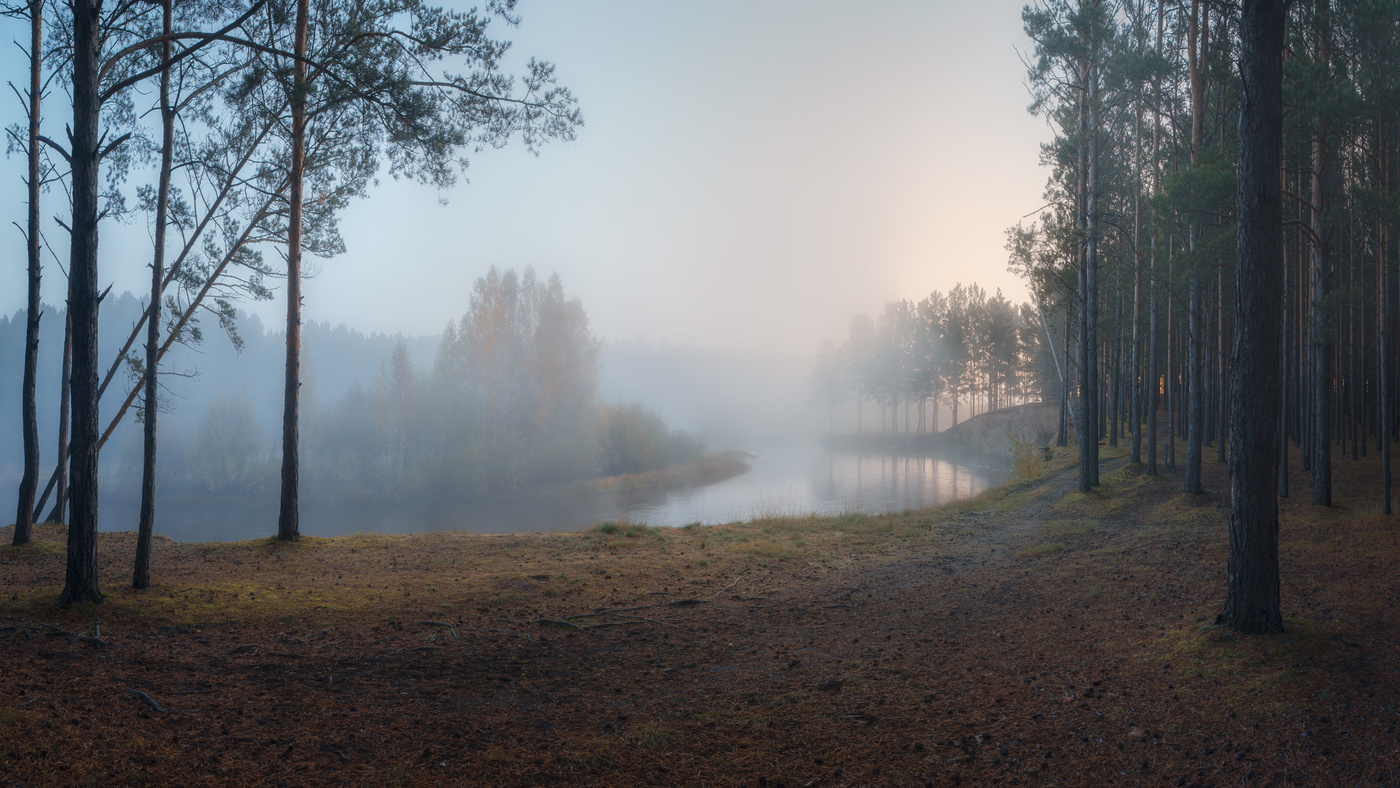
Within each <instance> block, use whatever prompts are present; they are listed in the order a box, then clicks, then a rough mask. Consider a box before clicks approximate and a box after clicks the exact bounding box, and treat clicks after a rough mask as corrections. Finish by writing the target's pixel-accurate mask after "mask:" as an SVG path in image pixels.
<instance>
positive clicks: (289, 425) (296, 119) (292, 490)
mask: <svg viewBox="0 0 1400 788" xmlns="http://www.w3.org/2000/svg"><path fill="white" fill-rule="evenodd" d="M307 12H308V9H307V0H297V30H296V43H295V49H296V52H295V54H296V82H295V85H294V86H293V88H292V172H291V183H290V190H289V191H290V194H289V196H288V200H289V202H290V203H291V204H290V213H289V217H288V225H287V371H286V389H285V390H284V392H283V399H282V501H281V508H280V512H279V514H278V518H277V538H278V539H281V540H284V541H291V540H294V539H297V538H299V537H300V536H301V525H300V520H299V513H298V510H297V485H298V474H299V471H300V468H299V464H300V457H299V456H298V453H297V448H298V440H297V435H298V432H297V415H298V413H297V411H298V403H299V401H300V396H299V394H300V388H301V202H302V187H303V180H304V176H305V166H306V25H307Z"/></svg>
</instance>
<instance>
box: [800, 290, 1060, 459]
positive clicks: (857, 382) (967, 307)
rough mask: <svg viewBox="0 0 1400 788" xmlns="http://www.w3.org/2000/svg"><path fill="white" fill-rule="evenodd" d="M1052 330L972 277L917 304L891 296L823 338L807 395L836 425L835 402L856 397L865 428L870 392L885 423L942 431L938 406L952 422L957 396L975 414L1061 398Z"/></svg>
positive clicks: (859, 425) (1026, 307) (860, 426)
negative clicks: (843, 331)
mask: <svg viewBox="0 0 1400 788" xmlns="http://www.w3.org/2000/svg"><path fill="white" fill-rule="evenodd" d="M1042 331H1044V332H1045V333H1042ZM1050 331H1051V329H1050V326H1049V325H1048V324H1046V323H1045V322H1044V321H1043V320H1042V319H1041V317H1040V316H1038V315H1037V313H1036V310H1035V308H1034V307H1032V306H1031V305H1030V304H1022V305H1021V306H1020V307H1017V306H1015V305H1013V304H1012V303H1011V302H1010V301H1008V300H1007V299H1006V298H1005V297H1004V296H1002V294H1001V292H1000V291H997V293H996V294H995V295H993V296H992V297H991V298H988V297H987V293H986V291H985V290H983V289H982V288H981V287H979V286H977V285H976V284H972V285H968V286H966V287H964V286H963V285H957V286H955V287H953V288H952V289H951V290H949V291H948V293H947V295H944V294H943V293H940V292H938V291H934V292H933V293H931V294H929V295H928V296H927V297H926V298H924V299H922V300H920V301H919V302H918V303H914V302H912V301H909V300H907V299H904V300H899V301H891V302H889V303H887V304H885V308H884V310H883V311H881V312H880V313H879V315H878V316H876V318H875V319H874V320H871V319H870V317H869V316H868V315H858V316H856V317H854V318H852V319H851V323H850V328H849V332H848V334H847V336H846V339H844V340H843V341H842V342H841V344H840V345H837V344H836V343H835V342H834V341H831V340H827V341H826V342H825V343H824V344H822V346H821V347H820V348H819V349H818V350H817V358H816V362H815V364H814V366H813V369H812V374H811V385H812V392H813V396H814V397H815V399H816V400H817V401H819V402H821V403H822V404H823V405H825V406H826V407H827V409H828V416H829V422H830V424H829V427H830V429H831V430H832V431H834V429H835V426H834V425H835V415H834V414H835V410H836V406H837V405H839V404H841V403H844V402H849V401H852V400H854V401H855V404H856V414H857V420H856V431H857V432H858V433H860V432H864V430H865V425H864V418H863V417H864V408H863V407H862V406H863V404H864V402H866V401H867V400H868V401H872V402H877V403H879V405H880V430H881V431H886V430H887V431H889V432H900V431H901V429H902V431H903V432H906V433H908V432H911V431H912V432H914V433H916V434H920V435H922V434H924V433H925V432H938V414H939V410H940V406H941V405H946V406H947V407H948V409H949V410H950V412H951V413H950V415H951V418H952V424H957V423H958V418H959V417H958V408H959V405H960V404H963V403H966V406H967V407H966V409H965V410H964V411H963V414H964V416H965V417H971V416H975V415H977V414H978V413H986V412H988V411H993V410H996V409H997V408H1000V407H1007V406H1010V405H1017V404H1023V403H1026V402H1031V401H1040V400H1043V399H1044V400H1051V399H1054V398H1055V397H1057V396H1059V393H1060V392H1059V389H1058V388H1056V387H1055V384H1054V383H1053V381H1057V380H1058V374H1059V373H1058V372H1057V369H1058V366H1056V365H1057V364H1058V361H1057V360H1056V359H1053V358H1050V357H1049V351H1050V350H1051V348H1052V345H1053V342H1052V341H1051V337H1052V336H1053V334H1051V333H1050ZM930 404H931V405H932V407H931V408H930ZM901 405H903V406H904V407H903V424H902V425H901V423H900V418H899V416H900V413H901V411H900V406H901ZM911 410H912V412H913V416H912V419H911V416H910V413H911ZM949 426H951V425H949ZM1061 445H1063V443H1062V444H1061Z"/></svg>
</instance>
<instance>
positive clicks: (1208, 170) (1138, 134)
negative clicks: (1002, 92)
mask: <svg viewBox="0 0 1400 788" xmlns="http://www.w3.org/2000/svg"><path fill="white" fill-rule="evenodd" d="M1258 5H1259V6H1265V5H1269V4H1258ZM1247 7H1249V8H1251V9H1253V8H1254V6H1247ZM1251 13H1253V11H1251ZM1257 13H1259V14H1261V15H1264V17H1265V18H1266V21H1267V23H1268V27H1267V32H1268V34H1269V35H1270V36H1275V37H1276V38H1270V39H1267V40H1264V39H1259V40H1257V41H1256V40H1255V39H1253V38H1251V35H1252V34H1253V33H1255V32H1257V29H1254V28H1251V27H1250V26H1249V25H1250V24H1254V23H1256V22H1257V21H1258V20H1257V19H1254V18H1251V17H1249V16H1248V15H1247V14H1245V15H1242V12H1241V10H1240V8H1239V7H1237V6H1234V5H1230V4H1221V3H1213V2H1191V3H1189V4H1177V3H1165V2H1160V3H1149V2H1122V3H1108V2H1087V3H1078V4H1071V3H1064V2H1051V3H1043V4H1036V5H1033V6H1028V7H1027V8H1026V11H1025V14H1024V20H1025V27H1026V32H1027V33H1028V35H1029V36H1030V37H1031V38H1032V40H1033V41H1034V43H1035V45H1034V53H1033V54H1031V55H1028V56H1027V58H1026V60H1027V65H1028V81H1029V84H1030V86H1031V89H1032V94H1033V104H1032V107H1031V108H1032V111H1034V112H1036V113H1039V114H1041V115H1042V116H1043V117H1044V118H1045V119H1046V121H1047V122H1048V123H1049V124H1050V125H1051V127H1052V128H1053V129H1054V130H1055V132H1056V134H1055V138H1054V141H1053V142H1052V143H1051V144H1049V145H1047V146H1046V147H1045V149H1044V150H1043V158H1044V161H1045V163H1046V164H1047V165H1048V166H1050V167H1051V169H1052V172H1053V175H1052V176H1051V178H1050V180H1049V183H1048V184H1047V187H1046V201H1047V205H1046V207H1045V208H1044V209H1043V210H1042V211H1041V214H1040V217H1039V218H1038V220H1037V221H1036V222H1034V223H1033V224H1029V225H1018V226H1017V227H1015V228H1013V229H1012V230H1010V231H1009V232H1008V239H1009V242H1008V248H1009V249H1010V250H1011V263H1012V265H1013V266H1015V267H1017V268H1018V269H1019V270H1021V271H1022V272H1023V274H1024V275H1025V277H1026V279H1027V281H1028V282H1029V284H1030V286H1031V288H1032V290H1033V293H1034V295H1035V298H1036V299H1037V300H1038V302H1039V303H1040V304H1042V305H1043V306H1044V308H1045V310H1046V312H1047V313H1049V312H1058V313H1060V314H1062V315H1063V324H1064V327H1065V336H1066V343H1067V345H1068V347H1067V355H1068V356H1069V357H1070V358H1071V359H1072V361H1073V363H1072V367H1073V368H1074V369H1075V370H1076V371H1075V374H1074V375H1072V376H1070V377H1067V378H1066V379H1065V382H1064V384H1063V390H1062V394H1061V401H1062V402H1064V403H1066V404H1067V405H1068V404H1069V403H1076V404H1075V405H1074V408H1075V415H1076V417H1077V418H1076V421H1077V424H1078V426H1079V427H1080V428H1081V430H1080V433H1079V444H1080V446H1081V447H1082V448H1083V451H1081V452H1080V456H1081V463H1082V464H1081V472H1080V487H1081V489H1083V490H1088V489H1090V488H1091V487H1093V486H1094V485H1096V484H1097V483H1098V462H1097V454H1098V449H1097V445H1098V442H1099V439H1101V438H1103V437H1105V436H1107V437H1109V439H1110V440H1111V441H1114V440H1116V438H1117V437H1118V436H1119V435H1120V434H1121V435H1124V436H1127V437H1128V439H1129V440H1130V441H1131V446H1132V460H1133V461H1134V462H1137V461H1139V460H1143V461H1145V472H1146V473H1147V474H1149V475H1152V474H1156V473H1158V469H1159V467H1161V466H1162V465H1165V466H1166V467H1168V468H1175V467H1177V466H1178V465H1181V466H1184V467H1183V475H1182V479H1183V482H1182V483H1183V485H1184V488H1185V490H1186V491H1188V492H1190V493H1200V492H1202V490H1203V488H1202V482H1201V466H1202V462H1203V460H1204V457H1205V455H1206V453H1207V449H1210V448H1212V447H1213V448H1214V451H1213V452H1212V453H1213V454H1214V455H1215V457H1216V459H1218V460H1221V461H1224V460H1226V459H1227V458H1228V459H1229V461H1230V463H1231V465H1230V468H1231V474H1232V478H1233V479H1234V480H1235V481H1234V487H1233V488H1232V489H1233V490H1234V494H1235V497H1236V500H1237V501H1239V502H1240V503H1241V505H1242V506H1245V508H1246V509H1249V510H1250V511H1252V512H1254V515H1250V516H1249V517H1245V515H1243V514H1242V513H1241V512H1240V511H1237V512H1235V515H1236V516H1235V517H1234V518H1233V519H1232V524H1233V523H1235V522H1237V521H1239V518H1240V517H1245V519H1250V518H1251V517H1254V516H1255V515H1257V516H1258V517H1259V518H1260V520H1261V522H1265V523H1266V524H1265V525H1263V526H1261V527H1263V528H1264V529H1265V530H1266V531H1267V530H1268V528H1269V527H1272V526H1269V525H1267V521H1269V520H1270V517H1271V516H1270V515H1269V514H1268V511H1269V510H1270V509H1271V507H1276V505H1277V504H1276V503H1269V501H1276V498H1274V489H1276V490H1277V494H1278V495H1282V496H1288V495H1290V494H1303V495H1309V496H1311V500H1312V502H1313V503H1315V504H1319V505H1323V506H1326V505H1330V504H1331V503H1332V499H1333V496H1332V486H1333V470H1332V469H1333V458H1334V456H1335V457H1337V458H1344V457H1348V456H1349V457H1350V458H1351V459H1352V460H1356V459H1357V458H1359V457H1361V456H1363V455H1364V454H1365V453H1366V452H1367V451H1368V450H1374V451H1378V452H1379V453H1380V454H1381V458H1382V470H1381V474H1380V478H1378V479H1377V480H1376V482H1377V484H1376V487H1375V493H1374V496H1375V498H1374V500H1376V501H1377V502H1378V503H1379V504H1380V506H1381V507H1382V509H1383V511H1384V512H1385V513H1387V514H1388V513H1389V512H1390V495H1391V493H1390V489H1391V481H1390V463H1389V458H1390V444H1391V439H1392V438H1393V437H1394V436H1395V435H1396V424H1395V422H1396V418H1395V417H1396V407H1397V399H1396V397H1395V393H1394V392H1395V382H1396V378H1395V375H1396V365H1395V363H1394V356H1395V349H1396V341H1395V340H1396V336H1395V326H1394V319H1393V317H1392V315H1393V314H1394V309H1395V306H1396V292H1397V291H1396V287H1395V282H1394V276H1392V275H1391V271H1392V268H1393V266H1394V261H1395V257H1396V251H1397V249H1396V238H1395V236H1394V234H1393V233H1392V232H1391V227H1392V226H1393V224H1394V223H1395V221H1396V218H1397V214H1396V205H1397V202H1396V199H1395V192H1394V175H1395V168H1396V163H1397V159H1396V150H1397V142H1400V137H1397V134H1396V131H1397V128H1396V124H1395V117H1396V110H1397V108H1398V107H1400V105H1398V104H1397V98H1400V95H1397V92H1396V82H1395V80H1394V79H1393V78H1391V77H1389V76H1388V75H1389V74H1391V73H1392V70H1393V68H1394V67H1395V60H1396V58H1397V56H1400V47H1397V39H1396V34H1397V19H1398V18H1400V17H1398V16H1397V15H1400V8H1397V7H1396V5H1395V4H1394V3H1388V2H1372V1H1371V0H1354V1H1353V0H1315V1H1314V2H1299V3H1292V4H1289V5H1288V7H1287V20H1286V25H1285V20H1284V19H1283V18H1282V14H1283V11H1282V10H1280V9H1274V8H1272V7H1270V8H1267V9H1265V10H1259V11H1258V12H1257ZM1260 24H1262V23H1260ZM1285 27H1286V33H1285V32H1282V31H1283V30H1284V29H1285ZM1259 29H1264V28H1259ZM1261 48H1262V49H1261ZM1266 56H1267V57H1266ZM1251 57H1258V58H1260V60H1259V61H1258V63H1259V66H1258V67H1259V68H1260V69H1263V70H1261V71H1259V72H1257V78H1258V79H1259V80H1261V81H1260V82H1259V83H1258V84H1260V85H1264V86H1267V90H1266V91H1264V92H1256V93H1255V94H1253V95H1251V93H1250V91H1249V89H1248V87H1249V84H1250V83H1249V79H1250V77H1251V74H1255V72H1251V71H1250V69H1251V68H1254V67H1255V65H1256V64H1255V62H1254V61H1251V60H1250V58H1251ZM1254 113H1261V114H1257V115H1256V114H1254ZM1251 135H1255V136H1251ZM1270 135H1277V136H1276V137H1274V136H1270ZM1275 145H1276V146H1277V148H1276V149H1275V148H1274V147H1273V146H1275ZM1253 156H1261V157H1263V158H1257V159H1256V158H1251V157H1253ZM1274 157H1277V161H1275V158H1274ZM1259 168H1263V169H1262V170H1261V169H1259ZM1251 178H1252V179H1254V180H1250V179H1251ZM1261 178H1262V179H1266V180H1269V181H1270V183H1268V184H1264V183H1263V182H1262V181H1260V180H1259V179H1261ZM1276 201H1277V202H1276ZM1276 204H1277V207H1275V205H1276ZM1246 209H1251V210H1254V211H1258V212H1260V213H1255V214H1247V213H1246ZM1256 220H1257V221H1258V222H1260V223H1259V224H1253V223H1252V222H1255V221H1256ZM1260 255H1264V256H1265V257H1264V258H1263V259H1261V258H1260V257H1259V256H1260ZM1246 262H1249V263H1250V265H1246ZM1251 266H1257V267H1251ZM1071 338H1072V339H1071ZM1071 378H1072V382H1071ZM1261 419H1263V420H1265V421H1266V422H1267V423H1265V422H1261V421H1260V420H1261ZM1161 430H1165V435H1164V434H1161V432H1160V431H1161ZM1144 431H1145V432H1146V435H1144ZM1167 436H1172V437H1176V438H1180V439H1182V440H1184V441H1185V452H1184V454H1185V456H1184V457H1179V456H1178V455H1177V450H1176V442H1175V441H1174V440H1172V439H1171V438H1170V437H1167ZM1273 436H1278V438H1281V439H1275V438H1274V437H1273ZM1290 447H1292V448H1293V449H1294V450H1296V451H1297V452H1298V455H1299V457H1300V459H1301V463H1302V467H1303V468H1304V469H1305V470H1307V471H1308V472H1309V477H1308V482H1309V486H1310V487H1311V490H1310V491H1307V490H1304V491H1297V490H1291V489H1289V485H1288V480H1287V475H1286V474H1280V473H1279V470H1278V469H1279V468H1286V467H1287V466H1288V462H1289V452H1290ZM1261 455H1268V456H1261ZM1265 476H1268V477H1271V478H1272V479H1273V481H1272V482H1269V481H1266V480H1265V479H1263V477H1265ZM1244 479H1251V480H1252V482H1251V484H1253V485H1256V486H1253V487H1249V490H1254V491H1257V492H1258V495H1259V496H1260V497H1259V498H1257V499H1250V495H1253V494H1254V493H1253V492H1246V491H1244V490H1242V489H1241V487H1240V485H1241V484H1244V482H1243V481H1242V480H1244ZM1245 501H1249V502H1248V504H1247V505H1246V504H1245ZM1232 533H1233V531H1232ZM1233 582H1234V580H1233V578H1232V583H1233ZM1264 583H1265V585H1268V584H1270V583H1272V584H1273V585H1274V587H1275V588H1276V584H1277V580H1276V578H1275V579H1274V580H1272V581H1269V580H1265V581H1264ZM1276 593H1277V592H1276V590H1275V591H1274V594H1275V595H1276ZM1269 615H1270V616H1271V617H1272V618H1271V619H1270V621H1268V622H1266V623H1257V622H1256V623H1257V625H1258V626H1259V627H1262V628H1265V629H1272V628H1277V627H1278V626H1279V625H1280V624H1279V622H1278V620H1277V615H1276V612H1275V613H1270V614H1269Z"/></svg>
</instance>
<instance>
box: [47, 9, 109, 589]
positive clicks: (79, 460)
mask: <svg viewBox="0 0 1400 788" xmlns="http://www.w3.org/2000/svg"><path fill="white" fill-rule="evenodd" d="M72 8H73V55H72V57H73V66H72V69H73V70H72V93H73V133H72V145H73V147H72V153H71V155H72V162H71V176H70V182H71V189H72V195H73V196H72V207H73V216H72V233H71V239H72V247H71V255H70V258H69V259H70V262H69V266H70V267H69V276H70V277H71V278H72V297H71V300H70V302H69V309H70V310H71V311H72V314H73V375H72V386H73V446H72V451H71V452H70V454H71V472H70V474H69V476H70V479H71V484H72V490H71V493H70V496H69V506H70V514H71V522H70V523H69V526H68V563H67V569H66V572H65V576H64V584H63V592H62V593H61V594H60V595H59V598H58V601H59V604H60V605H63V606H65V607H66V606H68V605H71V604H74V603H80V602H101V601H102V592H101V591H100V590H98V587H97V309H98V294H97V283H98V280H97V200H98V197H97V190H98V165H99V163H100V161H99V160H100V151H99V150H98V128H97V127H98V124H99V122H100V117H99V116H100V107H101V103H100V100H99V96H98V91H99V89H100V86H99V83H98V69H99V67H100V64H99V60H100V53H101V41H100V38H99V22H100V19H99V17H100V14H101V2H100V0H73V5H72Z"/></svg>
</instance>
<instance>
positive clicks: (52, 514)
mask: <svg viewBox="0 0 1400 788" xmlns="http://www.w3.org/2000/svg"><path fill="white" fill-rule="evenodd" d="M72 303H73V283H72V280H71V279H69V282H68V298H67V300H66V301H65V302H64V304H65V306H64V308H63V365H62V369H61V370H60V372H59V378H58V388H59V392H60V393H59V395H58V466H57V467H55V468H54V472H53V478H52V479H50V480H49V487H53V486H54V485H55V484H57V487H58V498H57V499H55V500H54V502H53V509H51V510H49V516H48V517H45V518H44V520H45V521H46V522H50V523H61V522H63V512H64V509H65V508H66V507H67V505H68V409H69V407H70V406H71V405H72V393H73V387H72V386H70V385H68V381H69V376H70V375H71V374H72V372H73V308H72ZM48 494H49V490H48V488H45V490H44V495H45V496H47V495H48ZM43 505H44V503H43V501H42V500H41V501H40V502H39V506H40V507H42V506H43ZM36 511H37V509H36Z"/></svg>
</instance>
